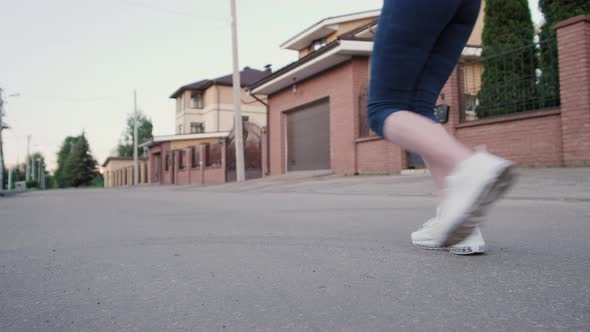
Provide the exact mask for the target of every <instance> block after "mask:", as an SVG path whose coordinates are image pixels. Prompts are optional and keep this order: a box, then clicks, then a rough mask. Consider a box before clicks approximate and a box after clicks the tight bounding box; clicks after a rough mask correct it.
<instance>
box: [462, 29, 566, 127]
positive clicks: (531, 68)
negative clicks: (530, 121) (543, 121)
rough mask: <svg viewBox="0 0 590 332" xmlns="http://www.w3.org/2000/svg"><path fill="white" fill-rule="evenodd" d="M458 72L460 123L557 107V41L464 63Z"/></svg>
mask: <svg viewBox="0 0 590 332" xmlns="http://www.w3.org/2000/svg"><path fill="white" fill-rule="evenodd" d="M459 70H460V73H461V80H460V82H461V86H460V88H462V90H460V91H461V92H462V98H461V103H462V105H461V110H462V114H461V115H462V120H463V121H473V120H478V119H482V118H489V117H494V116H501V115H507V114H514V113H522V112H527V111H534V110H541V109H548V108H554V107H557V106H559V105H560V97H559V69H558V58H557V40H556V39H549V40H545V41H542V42H536V43H533V44H531V45H528V46H525V47H520V48H516V49H513V50H510V51H506V52H501V53H498V54H495V55H492V56H484V57H482V58H479V59H475V60H471V61H465V62H463V63H461V64H460V65H459Z"/></svg>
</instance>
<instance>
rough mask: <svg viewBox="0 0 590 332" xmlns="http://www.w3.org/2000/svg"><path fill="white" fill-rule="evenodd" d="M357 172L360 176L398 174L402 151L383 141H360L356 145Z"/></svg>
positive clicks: (375, 139)
mask: <svg viewBox="0 0 590 332" xmlns="http://www.w3.org/2000/svg"><path fill="white" fill-rule="evenodd" d="M356 147H357V160H358V161H357V172H358V173H360V174H383V173H399V172H400V171H401V170H402V162H403V160H402V154H403V150H402V149H401V148H400V147H399V146H398V145H395V144H391V143H389V142H387V141H385V140H383V139H379V138H374V139H370V140H360V141H359V142H358V143H357V146H356Z"/></svg>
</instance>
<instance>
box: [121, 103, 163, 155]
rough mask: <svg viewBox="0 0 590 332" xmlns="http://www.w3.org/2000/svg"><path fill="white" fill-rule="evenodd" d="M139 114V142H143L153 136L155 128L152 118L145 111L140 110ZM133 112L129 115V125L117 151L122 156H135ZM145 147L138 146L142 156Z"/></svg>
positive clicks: (139, 153)
mask: <svg viewBox="0 0 590 332" xmlns="http://www.w3.org/2000/svg"><path fill="white" fill-rule="evenodd" d="M138 113H139V114H138V115H137V142H138V144H141V143H143V142H145V141H147V140H149V139H151V138H152V137H153V135H152V130H153V128H154V126H153V124H152V120H150V119H149V118H148V117H147V116H146V115H145V114H143V112H141V111H139V112H138ZM133 122H134V118H133V114H129V115H128V116H127V126H126V128H125V131H124V132H123V135H122V138H121V140H120V141H119V145H118V146H117V152H118V154H119V156H120V157H133ZM143 154H144V152H143V149H140V148H138V156H140V157H142V156H143Z"/></svg>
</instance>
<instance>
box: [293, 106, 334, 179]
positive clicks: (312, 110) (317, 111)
mask: <svg viewBox="0 0 590 332" xmlns="http://www.w3.org/2000/svg"><path fill="white" fill-rule="evenodd" d="M287 164H288V167H287V169H288V170H289V171H290V172H292V171H309V170H324V169H330V105H329V102H328V101H324V102H321V103H316V104H313V105H310V106H308V107H305V108H303V109H301V110H297V111H293V112H289V113H287Z"/></svg>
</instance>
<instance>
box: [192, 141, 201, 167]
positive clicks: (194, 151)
mask: <svg viewBox="0 0 590 332" xmlns="http://www.w3.org/2000/svg"><path fill="white" fill-rule="evenodd" d="M199 159H200V158H199V149H198V148H197V147H196V146H193V147H192V148H191V167H192V168H197V167H199Z"/></svg>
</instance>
